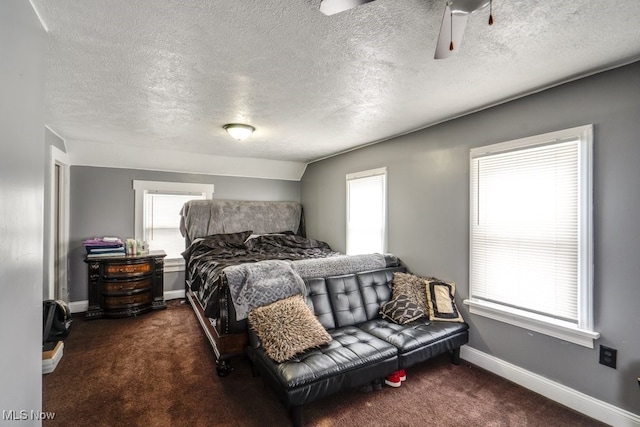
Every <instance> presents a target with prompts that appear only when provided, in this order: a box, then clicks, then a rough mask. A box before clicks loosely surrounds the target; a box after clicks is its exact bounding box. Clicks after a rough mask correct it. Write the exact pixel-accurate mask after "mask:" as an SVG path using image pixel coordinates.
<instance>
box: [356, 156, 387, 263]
mask: <svg viewBox="0 0 640 427" xmlns="http://www.w3.org/2000/svg"><path fill="white" fill-rule="evenodd" d="M373 176H382V177H383V180H384V182H383V187H382V191H383V195H382V200H383V207H382V235H381V239H382V253H385V252H386V251H387V231H388V228H389V227H388V221H387V209H388V200H387V185H388V184H387V183H388V174H387V168H386V167H381V168H375V169H368V170H364V171H360V172H353V173H348V174H347V175H346V179H345V185H346V202H347V206H346V218H345V219H346V222H345V231H346V236H345V237H346V253H347V254H350V250H349V249H350V246H351V243H350V238H349V236H350V233H349V222H350V221H349V218H350V215H351V212H350V209H351V194H350V193H351V192H350V188H349V182H350V181H354V180H358V179H364V178H370V177H373Z"/></svg>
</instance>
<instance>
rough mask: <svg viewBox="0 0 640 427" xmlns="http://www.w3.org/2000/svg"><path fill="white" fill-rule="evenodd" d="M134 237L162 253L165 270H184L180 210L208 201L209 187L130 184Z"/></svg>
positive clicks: (158, 183) (165, 183)
mask: <svg viewBox="0 0 640 427" xmlns="http://www.w3.org/2000/svg"><path fill="white" fill-rule="evenodd" d="M133 189H134V192H135V209H134V212H135V218H134V230H135V237H136V238H138V239H141V240H146V241H147V242H148V243H149V249H151V250H156V249H158V250H164V251H165V252H166V253H167V257H166V259H165V271H179V270H182V269H183V268H184V259H183V258H182V255H181V254H182V252H184V249H185V240H184V237H182V234H181V233H180V210H181V209H182V206H183V205H184V204H185V203H186V202H187V201H189V200H202V199H211V198H212V196H213V185H212V184H197V183H182V182H163V181H139V180H134V181H133Z"/></svg>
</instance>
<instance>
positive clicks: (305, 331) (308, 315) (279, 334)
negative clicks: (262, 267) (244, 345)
mask: <svg viewBox="0 0 640 427" xmlns="http://www.w3.org/2000/svg"><path fill="white" fill-rule="evenodd" d="M248 320H249V325H250V326H251V328H252V329H253V330H254V331H255V333H256V335H258V337H259V338H260V341H262V347H263V348H264V351H265V353H267V355H268V356H269V357H271V358H272V359H273V360H275V361H276V362H279V363H281V362H284V361H285V360H288V359H291V358H292V357H293V356H295V355H296V354H298V353H302V352H303V351H305V350H308V349H310V348H313V347H318V346H320V345H322V344H326V343H328V342H330V341H331V340H332V338H331V335H329V333H328V332H327V331H326V330H325V329H324V327H322V325H321V324H320V322H318V319H316V317H315V316H314V315H313V313H312V312H311V309H310V308H309V307H308V306H307V304H306V303H305V301H304V298H303V297H302V295H294V296H292V297H289V298H285V299H282V300H280V301H276V302H274V303H271V304H269V305H265V306H262V307H257V308H254V309H253V310H251V311H250V312H249V316H248Z"/></svg>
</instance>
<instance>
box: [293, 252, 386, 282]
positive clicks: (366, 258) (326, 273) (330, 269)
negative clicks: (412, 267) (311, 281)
mask: <svg viewBox="0 0 640 427" xmlns="http://www.w3.org/2000/svg"><path fill="white" fill-rule="evenodd" d="M387 257H388V256H387V255H382V254H364V255H337V256H333V257H330V258H310V259H302V260H299V261H294V262H293V269H294V271H295V272H296V273H298V274H299V275H300V276H301V277H302V278H304V279H307V278H310V277H331V276H341V275H343V274H352V273H359V272H362V271H369V270H379V269H381V268H385V267H388V266H389V265H388V262H387ZM394 258H395V257H394ZM395 259H396V260H397V258H395Z"/></svg>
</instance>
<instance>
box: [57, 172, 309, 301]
mask: <svg viewBox="0 0 640 427" xmlns="http://www.w3.org/2000/svg"><path fill="white" fill-rule="evenodd" d="M135 179H139V180H145V181H174V182H194V183H205V184H213V185H214V193H213V197H214V198H215V199H234V200H283V201H296V202H297V201H300V183H299V182H297V181H284V180H272V179H257V178H238V177H228V176H214V175H199V174H184V173H171V172H158V171H146V170H132V169H112V168H97V167H89V166H72V167H71V195H70V199H71V214H70V215H71V218H70V222H71V227H70V228H71V230H70V233H69V265H70V268H69V275H70V278H69V282H70V291H69V293H70V300H71V301H84V300H87V299H88V289H87V266H86V264H85V263H84V261H83V257H84V254H85V250H84V248H83V247H82V241H83V240H85V239H86V238H88V237H92V236H98V237H100V236H118V237H120V238H122V239H126V238H127V237H133V235H134V191H133V180H135ZM164 281H165V283H164V289H165V291H171V290H182V289H184V273H183V272H177V273H169V272H166V273H165V275H164Z"/></svg>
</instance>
